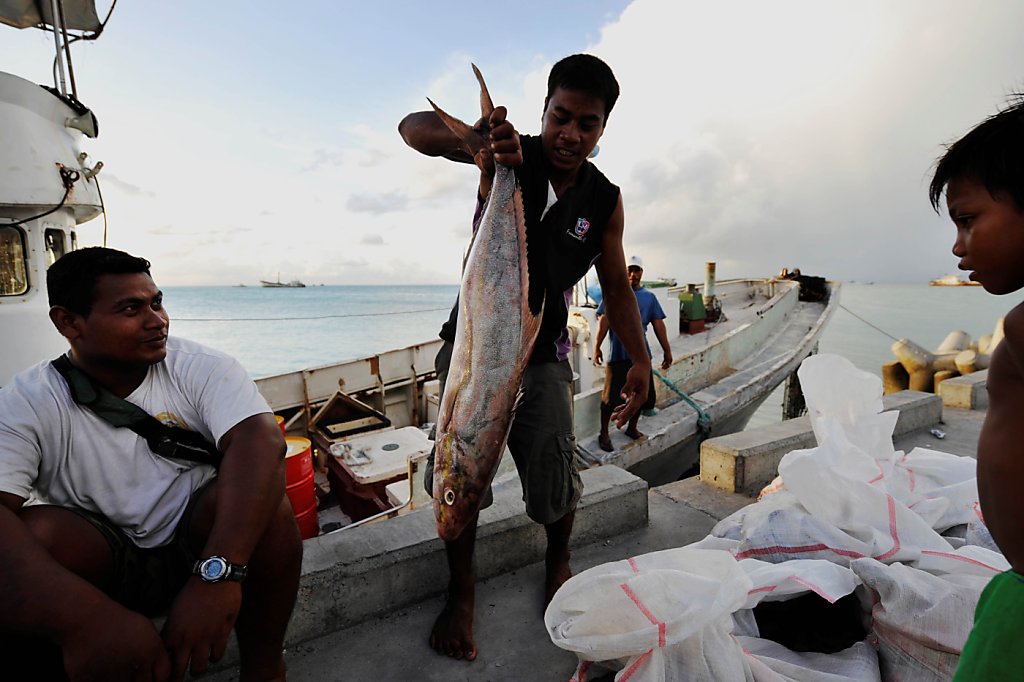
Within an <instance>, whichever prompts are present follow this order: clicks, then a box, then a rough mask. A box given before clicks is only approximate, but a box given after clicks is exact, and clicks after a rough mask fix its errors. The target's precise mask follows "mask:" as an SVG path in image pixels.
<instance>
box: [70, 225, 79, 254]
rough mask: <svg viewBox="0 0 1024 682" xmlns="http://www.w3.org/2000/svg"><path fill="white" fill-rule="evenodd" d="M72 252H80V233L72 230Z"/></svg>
mask: <svg viewBox="0 0 1024 682" xmlns="http://www.w3.org/2000/svg"><path fill="white" fill-rule="evenodd" d="M71 250H72V251H78V233H77V232H75V231H74V230H71Z"/></svg>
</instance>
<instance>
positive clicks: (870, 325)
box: [839, 303, 899, 341]
mask: <svg viewBox="0 0 1024 682" xmlns="http://www.w3.org/2000/svg"><path fill="white" fill-rule="evenodd" d="M839 307H840V308H842V309H843V310H845V311H846V312H848V313H850V314H851V315H853V316H854V317H856V318H857V319H858V320H860V321H861V322H863V323H864V324H866V325H867V326H869V327H871V328H872V329H874V330H876V331H879V332H881V333H882V334H885V335H886V336H888V337H889V338H890V339H892V340H893V341H899V339H897V338H896V337H895V336H893V335H892V334H890V333H889V332H887V331H885V330H884V329H882V328H881V327H876V326H875V325H873V324H871V323H870V322H868V321H867V320H865V319H864V318H863V317H861V316H860V315H858V314H857V313H855V312H853V311H852V310H850V309H849V308H847V307H846V306H845V305H843V304H842V303H840V304H839Z"/></svg>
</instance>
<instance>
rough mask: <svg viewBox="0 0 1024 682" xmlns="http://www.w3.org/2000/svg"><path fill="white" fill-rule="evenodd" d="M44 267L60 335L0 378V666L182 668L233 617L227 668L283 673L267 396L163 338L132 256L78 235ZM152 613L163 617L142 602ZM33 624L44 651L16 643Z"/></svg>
mask: <svg viewBox="0 0 1024 682" xmlns="http://www.w3.org/2000/svg"><path fill="white" fill-rule="evenodd" d="M47 283H48V287H49V296H50V301H51V303H52V307H51V309H50V319H51V320H52V322H53V324H54V326H55V327H56V328H57V331H58V332H60V333H61V335H63V336H64V337H65V338H66V339H67V340H68V342H69V344H70V346H71V350H70V352H69V353H68V354H67V355H65V356H62V357H61V358H59V359H58V360H55V361H54V362H52V363H50V362H44V363H40V364H38V365H36V366H35V367H32V368H29V369H27V370H25V371H23V372H21V373H19V374H18V375H17V376H15V377H14V379H13V381H12V382H11V383H10V384H8V385H7V386H4V387H3V388H2V389H0V586H2V587H0V591H2V593H3V595H4V600H5V601H4V608H3V609H0V648H3V649H4V650H5V653H4V662H3V666H4V669H5V670H6V671H7V672H8V673H10V672H11V671H12V669H13V670H15V671H22V670H23V671H25V673H24V674H25V675H26V677H24V679H51V678H50V677H49V676H48V675H49V674H51V673H52V674H53V675H54V676H56V677H58V678H61V676H62V674H64V673H66V675H67V676H68V677H70V678H71V679H72V680H80V679H81V680H86V679H88V680H129V679H131V680H168V679H173V680H181V679H183V678H184V676H185V673H186V670H191V672H192V673H193V674H197V673H200V672H202V671H203V670H205V669H206V667H207V663H208V662H209V661H216V660H218V659H219V658H220V657H221V656H222V655H223V653H224V650H225V647H226V646H227V640H228V636H229V634H230V633H231V630H232V628H235V630H236V632H237V635H238V643H239V652H240V656H241V677H240V679H241V680H261V681H268V680H284V679H285V669H284V660H283V657H282V644H283V640H284V634H285V628H286V627H287V624H288V619H289V618H290V616H291V611H292V607H293V606H294V603H295V595H296V592H297V589H298V579H299V571H300V567H301V566H300V564H301V557H302V544H301V539H300V538H299V534H298V529H297V527H296V524H295V519H294V516H293V514H292V509H291V505H290V504H289V502H288V500H287V498H286V497H285V494H284V449H285V444H284V441H283V438H282V436H281V432H280V430H279V428H278V426H277V424H276V422H275V421H274V419H273V416H272V413H271V411H270V409H269V408H268V407H267V403H266V401H265V400H264V399H263V397H262V396H261V395H260V394H259V392H258V391H257V389H256V386H255V384H254V383H253V382H252V380H251V379H249V377H248V375H247V374H246V373H245V370H244V369H242V367H241V365H239V364H238V363H237V362H236V361H235V360H233V359H232V358H230V357H228V356H227V355H224V354H223V353H220V352H218V351H215V350H213V349H210V348H206V347H203V346H200V345H199V344H196V343H192V342H190V341H186V340H184V339H178V338H174V337H168V325H169V319H168V315H167V311H166V310H165V309H164V307H163V294H162V292H161V291H160V290H159V289H158V288H157V287H156V284H154V282H153V280H152V278H151V277H150V273H149V262H148V261H146V260H145V259H142V258H136V257H134V256H131V255H129V254H126V253H123V252H120V251H115V250H113V249H105V248H88V249H81V250H79V251H73V252H71V253H69V254H67V255H65V256H63V257H62V258H60V259H58V260H57V261H56V262H55V263H54V264H53V265H52V266H50V269H49V270H48V271H47ZM94 396H99V397H100V402H95V401H92V397H94ZM103 405H106V406H108V407H107V408H106V412H105V408H104V407H103ZM110 406H113V407H116V408H117V409H120V410H122V411H124V412H125V413H134V412H135V411H139V410H141V413H142V414H143V416H144V415H145V414H148V415H152V416H154V417H156V419H155V420H154V422H156V428H157V429H159V430H160V431H161V432H162V433H169V434H172V433H173V434H178V433H179V430H180V431H181V432H184V433H183V435H182V436H181V437H182V438H184V436H185V435H187V436H189V437H190V438H191V440H189V441H188V442H190V443H195V442H197V441H198V442H202V443H203V444H204V445H207V446H209V449H208V450H205V452H206V453H207V454H208V455H210V454H212V455H213V457H214V459H216V458H217V456H218V453H222V455H223V457H222V459H221V460H220V462H219V469H215V468H214V466H213V465H211V464H204V463H198V462H197V461H195V459H193V457H191V456H189V455H190V452H189V451H187V450H186V449H180V448H172V449H167V448H165V447H159V448H156V449H151V446H150V442H151V441H150V439H148V438H144V437H143V436H142V435H141V434H140V433H137V432H136V431H134V430H132V429H131V428H128V427H118V426H114V424H113V423H112V422H111V421H109V420H108V419H107V417H105V416H103V415H104V413H106V414H107V416H108V417H109V416H110V414H109V409H111V408H110ZM169 426H174V427H178V430H172V429H170V428H168V427H169ZM175 437H177V436H175ZM154 447H155V446H154ZM196 456H198V455H196ZM30 498H33V501H32V503H29V504H26V502H28V500H29V499H30ZM168 609H169V611H168ZM161 613H167V614H168V616H167V620H166V623H165V625H164V628H163V632H162V633H161V632H157V630H156V628H155V627H154V626H153V623H152V621H150V619H149V618H148V617H151V616H155V615H158V614H161ZM46 640H48V641H49V646H50V647H51V648H52V649H54V651H52V652H51V653H49V654H43V655H38V654H37V655H33V654H30V653H28V652H30V651H34V650H38V649H39V648H40V647H44V646H46V645H47V641H46ZM61 661H62V663H61ZM44 663H52V664H55V667H56V668H57V669H56V670H53V671H46V670H45V669H44V668H40V666H41V665H42V664H44ZM19 666H20V667H19ZM18 679H23V678H22V677H18Z"/></svg>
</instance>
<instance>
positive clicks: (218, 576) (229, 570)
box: [192, 556, 249, 583]
mask: <svg viewBox="0 0 1024 682" xmlns="http://www.w3.org/2000/svg"><path fill="white" fill-rule="evenodd" d="M248 571H249V569H248V568H246V567H245V566H243V565H241V564H233V563H231V562H230V561H228V560H227V559H225V558H224V557H222V556H212V557H209V558H207V559H200V560H199V561H197V562H196V565H195V566H193V567H192V574H193V575H198V576H199V577H200V578H201V579H202V580H203V582H207V583H219V582H221V581H223V580H234V581H237V582H242V581H243V580H245V574H246V573H248Z"/></svg>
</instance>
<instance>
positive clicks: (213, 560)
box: [199, 557, 228, 582]
mask: <svg viewBox="0 0 1024 682" xmlns="http://www.w3.org/2000/svg"><path fill="white" fill-rule="evenodd" d="M227 570H228V565H227V562H225V561H224V560H223V559H221V558H220V557H210V558H209V559H207V560H206V561H204V562H203V563H202V565H201V566H200V567H199V575H200V577H201V578H202V579H203V580H207V581H211V582H212V581H215V580H220V579H222V578H223V577H224V574H225V573H227Z"/></svg>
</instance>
